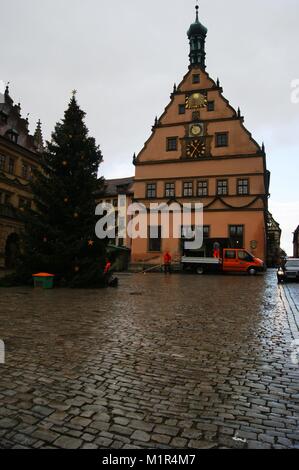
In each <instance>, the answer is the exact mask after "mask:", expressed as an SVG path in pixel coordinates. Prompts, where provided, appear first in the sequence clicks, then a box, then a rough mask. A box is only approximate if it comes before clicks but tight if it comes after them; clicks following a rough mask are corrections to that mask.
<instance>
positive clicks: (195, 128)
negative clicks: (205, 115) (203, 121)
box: [190, 124, 202, 136]
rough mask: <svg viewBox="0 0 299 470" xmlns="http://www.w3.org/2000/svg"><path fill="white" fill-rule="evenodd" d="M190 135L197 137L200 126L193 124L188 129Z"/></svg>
mask: <svg viewBox="0 0 299 470" xmlns="http://www.w3.org/2000/svg"><path fill="white" fill-rule="evenodd" d="M190 133H191V134H192V135H194V136H199V135H200V134H201V133H202V126H201V125H199V124H193V126H191V128H190Z"/></svg>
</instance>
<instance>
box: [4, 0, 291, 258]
mask: <svg viewBox="0 0 299 470" xmlns="http://www.w3.org/2000/svg"><path fill="white" fill-rule="evenodd" d="M194 5H195V0H151V1H150V2H148V1H145V0H126V1H121V0H114V1H107V0H105V1H104V0H42V1H41V0H26V1H25V0H14V1H13V2H9V1H7V0H5V1H4V0H0V19H1V43H0V50H1V55H0V57H1V59H0V80H4V81H5V82H6V81H10V82H11V85H10V90H11V95H12V97H13V98H14V100H15V101H16V102H18V101H21V105H22V112H23V115H24V116H26V114H27V113H28V112H29V113H30V123H31V131H33V130H34V127H35V122H36V121H37V119H38V118H40V119H41V120H42V122H43V130H44V136H45V137H46V138H49V137H50V134H51V131H52V130H53V127H54V125H55V123H56V122H57V121H58V120H59V119H61V118H62V116H63V112H64V110H65V108H66V106H67V104H68V101H69V98H70V94H71V91H72V90H73V89H77V90H78V101H79V103H80V105H81V107H82V108H83V109H84V110H85V111H86V112H87V119H86V120H87V125H88V127H89V129H90V133H91V134H92V135H93V136H94V137H96V139H97V142H98V144H100V146H101V148H102V151H103V154H104V160H105V161H104V163H103V165H102V167H101V172H102V174H103V175H104V176H105V177H106V178H111V177H125V176H130V175H133V174H134V167H133V166H132V164H131V162H132V156H133V153H134V152H136V153H137V152H139V151H140V149H141V148H142V145H143V143H144V142H145V141H146V140H147V138H148V137H149V135H150V129H151V125H152V124H153V122H154V118H155V116H156V115H158V116H159V115H160V114H161V113H162V112H163V110H164V108H165V106H166V105H167V104H168V102H169V95H170V92H171V90H172V87H173V83H174V82H176V83H179V82H180V80H181V79H182V77H183V75H184V74H185V73H186V71H187V68H188V52H189V47H188V40H187V36H186V31H187V29H188V27H189V25H190V23H191V22H193V21H194V17H195V10H194ZM200 20H201V22H202V23H203V24H204V25H205V26H207V28H208V37H207V46H206V52H207V71H208V72H209V73H210V75H211V76H212V77H213V78H214V79H216V78H217V77H219V78H220V82H221V84H222V86H223V89H224V95H225V97H226V98H228V99H229V100H230V103H231V104H232V105H233V106H234V107H238V106H240V108H241V111H242V113H243V115H244V117H245V125H246V126H247V128H248V129H249V130H250V132H252V134H253V137H254V138H255V139H256V140H257V141H258V142H260V143H261V142H262V141H263V140H264V141H265V145H266V150H267V155H268V167H269V169H270V170H271V171H272V184H271V202H270V208H271V210H272V211H273V213H274V215H275V217H276V218H277V220H278V221H279V222H280V223H281V225H282V228H283V243H282V245H283V247H285V249H287V250H288V252H289V253H291V250H292V246H291V242H292V231H294V229H295V228H296V226H297V225H298V224H299V180H298V166H299V165H298V158H299V152H298V150H299V140H298V121H299V103H298V104H294V103H292V102H291V82H292V80H295V79H299V51H298V44H299V28H298V20H299V0H251V1H250V2H248V1H245V0H226V1H223V0H202V1H200Z"/></svg>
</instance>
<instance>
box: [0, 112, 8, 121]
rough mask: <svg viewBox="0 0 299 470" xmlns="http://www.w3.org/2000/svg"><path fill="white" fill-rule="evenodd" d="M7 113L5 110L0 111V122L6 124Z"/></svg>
mask: <svg viewBox="0 0 299 470" xmlns="http://www.w3.org/2000/svg"><path fill="white" fill-rule="evenodd" d="M7 121H8V114H7V113H6V112H5V111H0V122H1V123H2V124H7Z"/></svg>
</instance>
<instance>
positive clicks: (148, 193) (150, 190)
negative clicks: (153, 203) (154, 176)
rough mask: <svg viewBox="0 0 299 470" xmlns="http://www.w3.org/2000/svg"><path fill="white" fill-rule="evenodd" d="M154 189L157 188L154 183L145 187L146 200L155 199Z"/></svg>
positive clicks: (155, 190) (155, 191)
mask: <svg viewBox="0 0 299 470" xmlns="http://www.w3.org/2000/svg"><path fill="white" fill-rule="evenodd" d="M156 188H157V186H156V183H150V184H148V185H147V189H146V197H147V198H148V199H152V198H155V197H156V193H157V189H156Z"/></svg>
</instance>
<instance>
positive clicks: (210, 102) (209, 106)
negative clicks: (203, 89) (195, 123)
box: [207, 101, 215, 111]
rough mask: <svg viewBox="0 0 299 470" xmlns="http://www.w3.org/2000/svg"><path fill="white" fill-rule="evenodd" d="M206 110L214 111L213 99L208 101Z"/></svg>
mask: <svg viewBox="0 0 299 470" xmlns="http://www.w3.org/2000/svg"><path fill="white" fill-rule="evenodd" d="M207 110H208V111H215V101H208V105H207Z"/></svg>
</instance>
